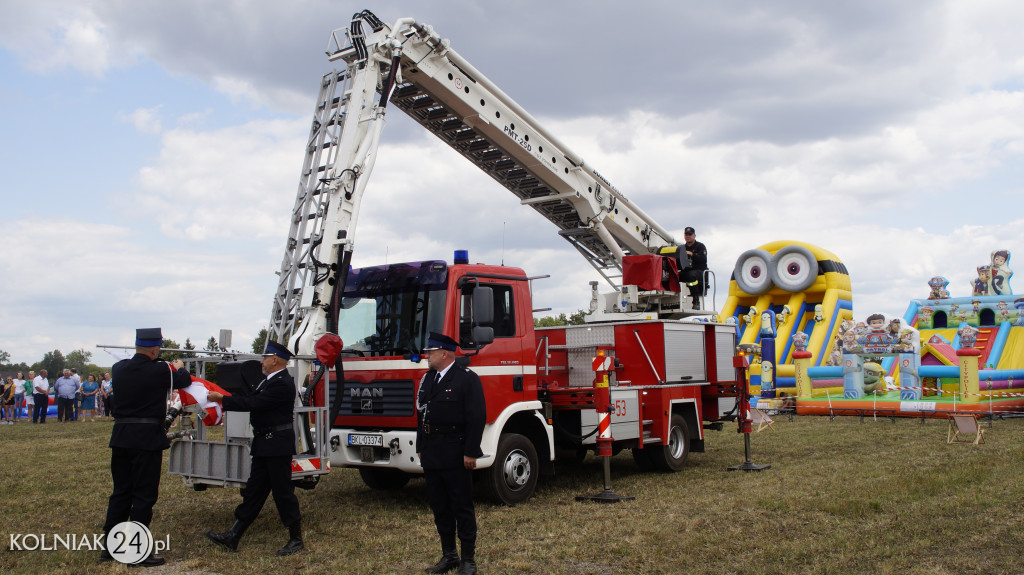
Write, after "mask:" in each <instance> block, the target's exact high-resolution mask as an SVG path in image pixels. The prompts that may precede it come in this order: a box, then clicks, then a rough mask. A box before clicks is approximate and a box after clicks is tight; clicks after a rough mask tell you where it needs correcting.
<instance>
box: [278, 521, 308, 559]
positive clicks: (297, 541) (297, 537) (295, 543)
mask: <svg viewBox="0 0 1024 575" xmlns="http://www.w3.org/2000/svg"><path fill="white" fill-rule="evenodd" d="M305 548H306V546H305V545H303V544H302V523H300V522H298V521H296V522H295V524H294V525H289V526H288V542H287V543H285V544H284V547H282V548H280V549H278V550H277V554H278V555H282V556H284V555H291V554H292V553H298V552H299V551H302V550H303V549H305Z"/></svg>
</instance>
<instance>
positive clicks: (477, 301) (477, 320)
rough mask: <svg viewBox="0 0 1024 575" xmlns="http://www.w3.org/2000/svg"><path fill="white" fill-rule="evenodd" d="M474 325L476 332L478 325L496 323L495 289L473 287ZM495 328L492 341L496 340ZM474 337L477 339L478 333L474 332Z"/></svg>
mask: <svg viewBox="0 0 1024 575" xmlns="http://www.w3.org/2000/svg"><path fill="white" fill-rule="evenodd" d="M472 321H473V326H474V332H475V329H476V326H479V325H491V324H492V323H494V290H493V289H491V288H489V287H486V286H480V285H478V286H476V287H475V288H473V320H472ZM493 332H494V330H493V329H492V330H491V341H493V340H494V334H493ZM473 339H474V340H476V341H478V342H479V340H477V339H476V334H475V333H474V334H473Z"/></svg>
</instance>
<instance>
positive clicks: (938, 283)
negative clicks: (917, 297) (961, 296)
mask: <svg viewBox="0 0 1024 575" xmlns="http://www.w3.org/2000/svg"><path fill="white" fill-rule="evenodd" d="M948 285H949V280H947V279H946V278H944V277H942V276H935V277H933V278H932V279H930V280H928V287H930V288H931V291H930V292H929V293H928V299H946V298H948V297H949V291H948V290H946V286H948Z"/></svg>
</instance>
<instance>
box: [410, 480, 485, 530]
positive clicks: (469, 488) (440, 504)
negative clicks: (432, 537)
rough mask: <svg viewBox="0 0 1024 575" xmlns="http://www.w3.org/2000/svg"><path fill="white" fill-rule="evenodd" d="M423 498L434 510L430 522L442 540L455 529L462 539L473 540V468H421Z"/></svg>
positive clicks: (474, 528)
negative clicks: (423, 479)
mask: <svg viewBox="0 0 1024 575" xmlns="http://www.w3.org/2000/svg"><path fill="white" fill-rule="evenodd" d="M423 477H424V478H425V479H426V480H427V499H428V501H430V509H431V511H433V512H434V525H435V526H436V527H437V534H438V535H440V536H441V538H442V540H444V538H445V537H446V536H447V537H452V536H454V535H455V534H456V528H457V529H458V535H459V539H460V540H462V541H476V513H475V512H474V511H473V471H472V470H471V469H466V468H465V467H453V468H449V469H428V470H424V472H423Z"/></svg>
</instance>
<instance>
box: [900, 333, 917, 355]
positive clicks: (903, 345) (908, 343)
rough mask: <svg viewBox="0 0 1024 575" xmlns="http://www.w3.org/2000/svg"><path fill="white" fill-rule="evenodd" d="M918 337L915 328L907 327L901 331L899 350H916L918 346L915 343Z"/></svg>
mask: <svg viewBox="0 0 1024 575" xmlns="http://www.w3.org/2000/svg"><path fill="white" fill-rule="evenodd" d="M916 339H917V338H916V337H915V334H914V330H912V329H905V330H903V331H901V332H900V343H899V350H900V351H902V352H912V351H914V350H915V349H916V348H917V346H916V345H915V344H916V343H917V341H916Z"/></svg>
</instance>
